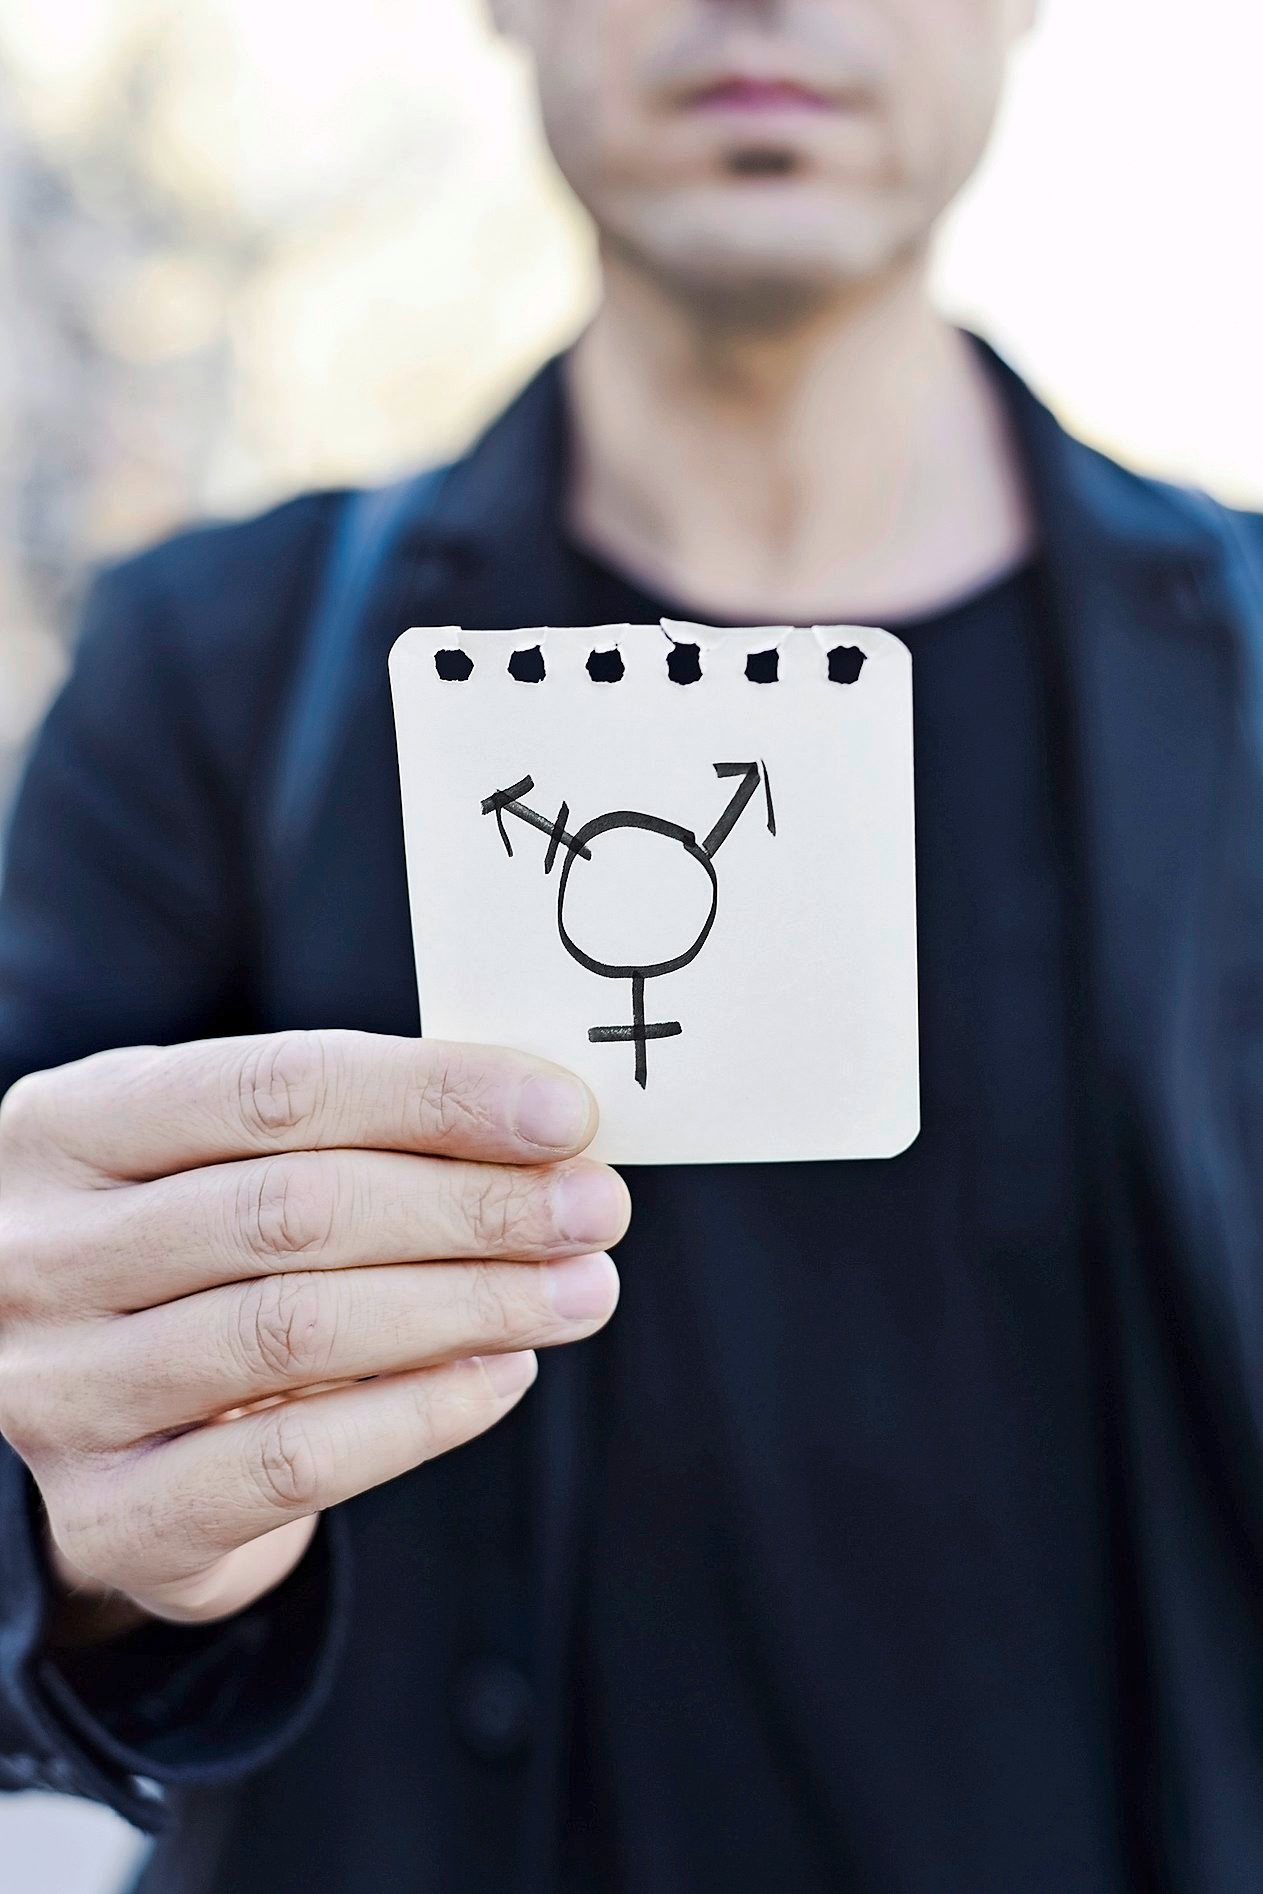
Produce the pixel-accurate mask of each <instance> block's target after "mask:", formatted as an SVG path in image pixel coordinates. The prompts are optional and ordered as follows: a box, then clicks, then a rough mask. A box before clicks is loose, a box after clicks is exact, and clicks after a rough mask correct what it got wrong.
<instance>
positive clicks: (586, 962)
mask: <svg viewBox="0 0 1263 1894" xmlns="http://www.w3.org/2000/svg"><path fill="white" fill-rule="evenodd" d="M715 774H716V776H719V777H721V778H722V777H726V776H739V777H740V778H741V782H740V784H739V786H738V788H737V790H736V792H735V793H734V795H733V796H732V798H731V799H730V801H729V803H728V806H727V808H726V809H725V810H724V812H723V814H722V815H721V816H720V818H719V820H718V822H716V824H715V826H714V828H713V829H712V830H711V832H710V834H709V835H708V836H707V837H706V840H705V841H704V842H699V841H698V839H697V837H696V836H695V835H694V833H693V831H692V829H685V828H681V827H680V826H679V824H678V823H675V822H664V821H663V820H662V819H661V818H660V817H658V816H652V815H638V814H637V813H636V812H635V811H634V810H629V809H616V810H615V811H614V812H613V813H612V814H610V815H599V816H597V817H596V818H595V820H594V821H592V822H586V823H585V824H584V825H583V827H582V828H581V829H580V830H579V832H578V834H577V835H567V833H566V823H567V821H568V820H569V816H570V805H569V804H568V803H565V802H563V803H562V805H561V807H560V809H559V810H558V811H557V819H556V821H555V822H550V821H549V820H548V817H547V816H542V815H538V814H537V813H536V811H535V810H534V809H528V808H527V807H526V805H525V803H524V802H522V800H521V798H522V797H523V796H529V795H530V793H531V791H532V789H534V787H535V783H534V779H533V778H532V777H530V776H523V778H522V780H521V782H518V783H512V784H510V786H509V787H508V788H507V789H497V790H496V792H495V794H494V795H491V796H488V797H487V798H486V800H485V801H484V802H483V805H482V813H483V814H484V815H493V816H494V817H495V819H496V826H497V828H498V829H499V831H500V840H501V841H502V842H503V843H504V846H505V849H506V850H507V852H508V853H509V854H510V855H512V853H513V844H512V843H511V842H510V840H509V833H508V830H507V829H506V828H505V826H504V818H505V816H506V815H512V816H516V817H517V819H518V820H519V822H525V823H528V824H529V825H530V827H531V828H533V829H539V830H540V831H541V832H542V833H543V834H544V835H546V836H547V837H548V849H547V852H546V853H545V856H544V873H545V874H546V875H550V874H551V873H552V871H553V864H554V862H555V861H556V859H557V853H558V850H559V849H564V850H565V860H564V862H563V863H562V868H561V880H560V882H559V883H558V886H557V932H558V933H559V934H560V936H561V944H562V946H563V947H564V948H565V950H566V952H567V953H568V954H569V955H570V956H571V958H572V959H574V960H577V961H578V962H579V965H580V966H581V967H586V968H587V969H588V971H589V973H598V974H600V975H601V977H602V979H605V980H630V981H631V1014H632V1016H631V1024H630V1025H629V1026H590V1027H589V1028H588V1038H589V1039H590V1040H591V1041H592V1042H593V1044H595V1045H612V1044H620V1043H621V1044H624V1045H625V1044H627V1043H628V1042H629V1041H630V1043H631V1044H632V1045H634V1046H635V1048H636V1083H637V1085H639V1086H641V1087H642V1088H643V1087H644V1085H645V1084H646V1083H647V1080H648V1072H649V1062H648V1058H647V1056H646V1047H647V1045H648V1042H649V1040H651V1039H674V1038H676V1037H678V1035H679V1034H680V1032H682V1030H683V1028H682V1027H681V1025H680V1022H679V1020H678V1019H664V1020H650V1021H646V1019H645V981H646V980H656V979H660V978H661V976H662V975H663V974H664V973H678V972H679V970H680V968H681V967H687V966H688V964H689V962H690V961H691V960H695V959H696V958H697V956H698V954H700V953H701V951H702V948H703V947H704V946H705V945H706V941H707V937H708V936H709V934H710V930H711V928H712V927H713V926H714V925H715V914H716V911H717V909H718V907H719V882H718V879H717V877H716V874H715V862H714V858H715V856H716V855H717V854H718V852H719V850H720V848H721V847H722V846H723V844H724V843H725V842H726V841H727V839H728V837H729V835H731V833H732V831H733V829H734V828H735V827H736V825H737V822H738V821H739V819H740V817H741V816H742V814H743V813H744V811H745V809H746V806H747V804H748V803H749V802H750V799H751V798H752V796H753V795H754V792H755V790H756V789H757V788H758V786H759V784H760V782H762V784H763V799H764V803H765V806H766V809H767V827H768V833H769V835H775V834H776V816H775V813H774V811H773V808H772V790H771V785H770V784H769V782H768V778H767V770H766V768H765V767H764V766H763V764H761V763H716V764H715ZM617 829H646V830H648V832H649V833H650V834H651V835H660V836H662V838H663V840H664V842H669V843H671V844H673V845H675V846H676V847H678V848H682V849H683V850H684V853H685V855H686V856H687V857H688V858H689V859H690V860H691V861H695V862H696V863H697V865H698V867H699V868H700V869H701V871H702V873H703V874H704V875H705V876H706V878H707V880H708V881H709V883H710V891H709V892H710V903H709V909H708V911H707V914H706V918H705V920H704V921H703V922H702V925H701V928H700V929H699V931H698V933H697V934H696V935H695V937H694V939H693V940H692V942H691V943H690V944H689V945H688V946H687V947H685V949H684V950H683V952H682V953H678V954H676V955H675V956H674V957H673V958H671V959H670V960H658V961H655V962H654V963H653V964H652V965H650V966H615V965H612V964H611V963H609V962H608V961H604V960H595V959H593V957H592V955H591V954H588V953H585V952H584V950H583V948H582V947H580V946H579V945H578V943H577V942H576V941H575V940H574V939H573V938H572V937H571V935H570V933H569V931H568V930H567V927H566V893H567V890H568V888H569V887H570V876H571V871H572V870H573V868H574V865H575V863H576V862H577V861H585V862H588V861H591V860H592V844H593V843H594V842H596V841H598V840H599V839H600V837H601V836H603V835H610V834H613V833H614V831H615V830H617Z"/></svg>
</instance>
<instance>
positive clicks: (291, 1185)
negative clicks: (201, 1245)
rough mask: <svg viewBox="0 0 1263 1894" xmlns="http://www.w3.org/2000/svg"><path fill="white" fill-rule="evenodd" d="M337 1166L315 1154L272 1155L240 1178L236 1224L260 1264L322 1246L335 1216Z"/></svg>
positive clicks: (331, 1227)
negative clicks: (240, 1187) (312, 1155)
mask: <svg viewBox="0 0 1263 1894" xmlns="http://www.w3.org/2000/svg"><path fill="white" fill-rule="evenodd" d="M337 1180H338V1172H337V1165H336V1164H335V1163H334V1162H332V1161H331V1160H325V1159H322V1158H319V1157H303V1156H295V1157H283V1158H273V1159H272V1160H271V1161H270V1162H268V1163H266V1164H264V1165H262V1166H261V1167H260V1168H259V1169H258V1170H257V1171H252V1172H249V1173H247V1174H246V1175H244V1176H243V1179H242V1191H243V1194H244V1202H243V1203H242V1204H241V1206H240V1211H239V1216H238V1224H239V1227H240V1228H241V1230H242V1232H243V1234H244V1236H245V1241H246V1245H247V1247H248V1249H249V1251H250V1253H251V1255H252V1256H254V1257H255V1258H256V1259H257V1260H258V1261H259V1262H262V1263H273V1262H277V1261H285V1260H286V1259H288V1258H289V1257H292V1256H307V1255H311V1254H314V1253H318V1252H319V1251H321V1250H323V1249H325V1248H326V1247H327V1246H328V1243H329V1240H330V1238H331V1236H332V1234H333V1226H334V1223H335V1221H336V1218H337V1207H338V1206H337V1199H338V1188H337Z"/></svg>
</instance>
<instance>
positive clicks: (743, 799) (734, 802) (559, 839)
mask: <svg viewBox="0 0 1263 1894" xmlns="http://www.w3.org/2000/svg"><path fill="white" fill-rule="evenodd" d="M714 767H715V774H716V776H718V777H719V778H720V779H721V780H722V779H723V778H724V777H727V776H739V777H740V778H741V781H740V783H739V784H738V785H737V788H736V791H735V792H734V794H733V796H732V798H731V799H730V801H729V803H728V806H727V808H726V809H725V810H724V812H723V814H722V815H721V816H720V818H719V820H718V822H716V824H715V826H714V828H713V829H712V830H711V832H710V834H709V835H708V836H707V837H706V840H705V841H704V842H703V843H702V844H701V847H702V852H703V854H706V855H711V856H713V855H716V854H717V853H718V852H719V850H720V849H721V848H722V847H723V845H724V843H725V842H726V841H727V840H728V837H729V836H730V835H731V834H732V831H733V829H734V828H735V827H736V826H737V823H738V822H739V821H740V820H741V817H742V816H743V815H744V813H745V811H746V808H747V805H748V804H749V802H750V799H751V797H752V796H753V795H754V792H755V790H756V789H757V788H758V786H759V782H760V779H761V780H762V783H763V799H764V802H765V804H766V807H767V829H768V834H769V835H775V834H776V811H775V809H773V807H772V785H771V783H770V782H769V781H768V774H767V769H766V768H765V766H764V765H763V764H761V763H716V764H715V766H714ZM534 787H535V778H534V777H533V776H523V778H522V779H521V781H520V782H516V783H510V784H509V787H508V788H507V789H497V790H496V792H495V794H494V795H492V796H487V797H485V798H484V800H483V803H482V813H483V814H484V815H493V816H494V817H495V819H496V827H497V828H498V829H499V831H500V840H501V841H502V842H503V843H504V848H505V853H506V854H507V855H512V853H513V844H512V842H511V841H510V840H509V831H508V830H507V829H506V828H505V826H504V818H505V816H506V814H507V815H515V816H516V817H517V819H518V821H519V822H526V823H528V824H529V825H530V827H531V828H533V829H538V830H539V831H540V833H541V834H543V835H546V836H547V837H548V852H547V854H546V855H545V857H544V873H545V874H546V875H550V874H551V873H552V869H553V863H554V862H555V861H556V859H557V850H558V849H559V848H561V847H565V848H568V849H570V850H571V851H572V853H574V854H576V855H581V856H582V857H583V859H584V861H585V862H586V861H591V859H592V851H591V849H590V848H585V847H583V846H582V844H580V843H578V842H576V840H575V838H574V836H573V835H567V833H566V823H567V821H568V820H569V817H570V804H569V803H568V802H563V803H562V805H561V807H560V809H558V811H557V816H556V820H555V821H552V822H550V821H549V820H548V817H547V816H545V815H540V813H539V811H538V810H537V809H529V808H528V807H527V806H526V804H525V803H524V802H523V801H522V797H523V796H529V795H530V793H531V791H532V789H534Z"/></svg>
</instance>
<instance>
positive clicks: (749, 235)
mask: <svg viewBox="0 0 1263 1894" xmlns="http://www.w3.org/2000/svg"><path fill="white" fill-rule="evenodd" d="M699 195H700V201H698V200H697V199H695V200H694V201H693V202H692V203H690V204H684V203H681V202H678V201H676V202H672V203H670V204H666V205H662V206H654V207H653V212H652V214H646V215H643V216H641V217H638V218H636V219H635V220H634V221H632V220H628V223H624V224H623V226H622V228H621V229H619V228H616V227H614V226H613V225H612V224H607V225H606V238H607V242H608V243H609V245H610V247H611V249H613V250H615V251H617V252H618V253H621V254H622V255H624V256H625V257H626V258H627V259H628V260H629V261H630V262H632V263H633V264H634V265H635V266H636V267H638V268H639V269H641V270H643V271H644V272H645V273H646V274H648V275H651V276H652V277H653V278H655V279H656V280H657V281H659V282H661V283H662V284H663V285H664V286H669V287H671V289H672V290H673V291H674V292H675V293H677V294H680V295H682V296H687V297H688V298H689V299H690V300H695V301H699V302H706V303H708V304H709V303H714V304H715V305H717V307H718V308H719V309H721V310H722V309H725V308H727V309H729V310H730V311H731V313H732V314H733V315H734V316H741V315H746V316H750V317H754V316H758V317H759V318H760V319H762V320H765V321H766V320H770V319H773V318H777V317H779V318H780V319H782V320H797V319H799V318H801V317H802V316H803V315H808V314H810V313H811V312H812V311H813V310H814V309H817V308H819V307H820V306H821V305H822V304H824V303H828V302H830V301H832V300H833V299H834V298H836V297H837V296H839V295H845V294H847V293H848V292H850V291H853V290H854V289H856V288H858V287H861V286H862V285H863V284H865V283H866V282H869V281H872V280H875V279H876V278H878V277H880V276H882V275H884V274H885V273H886V271H887V270H888V269H889V268H890V266H891V264H892V263H893V262H894V261H895V260H896V258H897V257H898V256H899V255H900V254H902V253H904V252H905V251H906V248H907V245H906V242H900V241H899V237H898V234H897V233H895V232H893V231H891V230H889V229H886V228H883V227H882V223H881V220H879V219H876V218H873V217H869V218H854V219H848V220H846V221H845V223H843V222H842V221H841V220H839V219H838V217H837V216H836V213H835V214H834V215H832V216H830V217H824V216H821V215H820V214H818V212H816V213H815V214H813V207H812V206H810V205H809V204H803V203H802V202H801V201H795V199H794V196H793V194H791V193H786V196H785V199H784V201H783V202H779V203H778V202H775V201H766V202H763V203H757V204H754V205H743V204H737V203H734V202H732V201H731V198H730V197H729V198H728V201H720V202H718V203H717V202H715V201H714V200H715V199H716V198H718V199H721V200H722V199H723V198H724V197H725V193H722V192H715V193H706V194H699ZM629 224H630V225H631V227H629Z"/></svg>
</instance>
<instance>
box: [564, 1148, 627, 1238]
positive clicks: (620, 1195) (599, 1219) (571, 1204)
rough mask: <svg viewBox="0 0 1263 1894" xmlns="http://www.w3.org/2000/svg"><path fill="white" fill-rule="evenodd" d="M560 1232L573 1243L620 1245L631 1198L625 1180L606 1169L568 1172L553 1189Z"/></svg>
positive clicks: (585, 1166) (580, 1168)
mask: <svg viewBox="0 0 1263 1894" xmlns="http://www.w3.org/2000/svg"><path fill="white" fill-rule="evenodd" d="M553 1206H554V1210H555V1214H556V1217H557V1228H558V1229H559V1230H560V1231H561V1233H562V1235H563V1237H564V1238H565V1239H566V1241H567V1242H570V1243H591V1244H593V1245H594V1246H595V1245H596V1244H600V1245H602V1246H604V1245H605V1244H607V1243H614V1242H617V1240H618V1238H619V1237H620V1236H621V1235H622V1233H623V1223H624V1221H625V1219H626V1214H627V1197H626V1192H625V1190H624V1188H623V1184H622V1182H621V1180H620V1179H619V1178H618V1177H617V1176H616V1175H615V1173H614V1172H613V1171H610V1170H606V1169H605V1167H604V1166H603V1165H598V1164H582V1165H578V1166H577V1167H576V1168H575V1169H574V1170H571V1171H564V1172H563V1173H562V1175H561V1176H560V1177H559V1178H558V1179H557V1182H556V1183H555V1184H554V1186H553Z"/></svg>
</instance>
